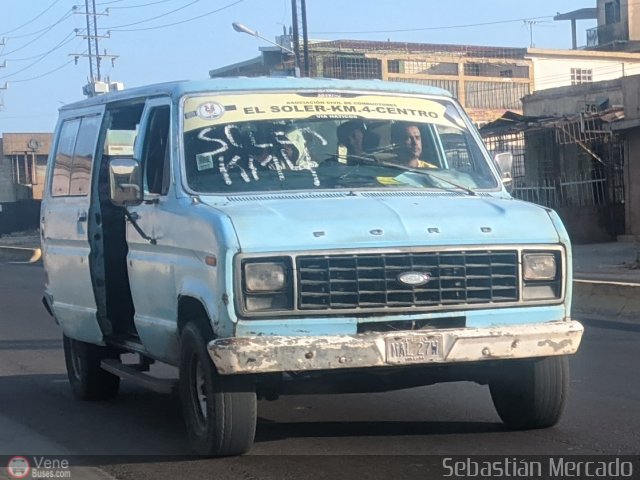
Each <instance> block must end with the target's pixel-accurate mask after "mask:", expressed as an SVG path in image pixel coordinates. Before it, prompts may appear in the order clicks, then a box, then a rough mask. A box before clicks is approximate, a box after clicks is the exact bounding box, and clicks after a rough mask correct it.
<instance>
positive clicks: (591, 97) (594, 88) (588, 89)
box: [523, 79, 624, 117]
mask: <svg viewBox="0 0 640 480" xmlns="http://www.w3.org/2000/svg"><path fill="white" fill-rule="evenodd" d="M605 98H608V99H609V105H610V106H613V105H623V103H624V100H623V93H622V81H621V80H620V79H617V80H610V81H607V82H598V83H596V84H589V83H587V84H583V85H574V86H571V87H560V88H554V89H553V90H552V91H548V92H547V91H542V92H536V93H535V94H533V95H527V96H526V97H524V99H523V111H524V114H525V115H528V116H534V117H538V116H561V115H574V114H576V113H579V112H584V111H585V108H586V106H587V105H588V104H594V103H598V102H600V101H602V100H603V99H605Z"/></svg>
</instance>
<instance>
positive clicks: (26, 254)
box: [0, 246, 42, 263]
mask: <svg viewBox="0 0 640 480" xmlns="http://www.w3.org/2000/svg"><path fill="white" fill-rule="evenodd" d="M41 258H42V250H41V249H39V248H26V247H8V246H0V260H2V261H7V262H9V263H36V262H38V261H39V260H40V259H41Z"/></svg>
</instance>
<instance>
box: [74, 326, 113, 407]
mask: <svg viewBox="0 0 640 480" xmlns="http://www.w3.org/2000/svg"><path fill="white" fill-rule="evenodd" d="M62 344H63V347H64V361H65V364H66V366H67V376H68V377H69V383H70V384H71V390H72V391H73V395H74V396H75V397H76V398H77V399H79V400H109V399H112V398H115V397H116V396H117V395H118V389H119V387H120V377H118V376H116V375H113V374H111V373H109V372H107V371H106V370H103V369H102V368H101V367H100V363H101V362H102V360H104V359H106V358H116V359H117V358H118V357H119V355H118V352H117V351H115V350H113V349H112V348H109V347H101V346H99V345H93V344H91V343H85V342H81V341H79V340H74V339H72V338H69V337H67V336H66V335H63V336H62Z"/></svg>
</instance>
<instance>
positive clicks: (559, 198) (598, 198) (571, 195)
mask: <svg viewBox="0 0 640 480" xmlns="http://www.w3.org/2000/svg"><path fill="white" fill-rule="evenodd" d="M512 194H513V196H514V197H516V198H519V199H521V200H526V201H528V202H533V203H537V204H539V205H544V206H546V207H549V208H559V207H592V206H599V205H607V204H608V203H610V202H609V198H608V180H607V178H605V177H604V176H596V177H594V176H593V175H592V174H588V173H580V172H579V173H577V174H576V175H575V176H573V177H572V178H560V179H550V178H547V179H542V180H540V181H539V182H538V183H536V184H535V185H531V184H527V182H525V181H524V180H523V179H515V182H514V188H513V193H512Z"/></svg>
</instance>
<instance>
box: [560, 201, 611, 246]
mask: <svg viewBox="0 0 640 480" xmlns="http://www.w3.org/2000/svg"><path fill="white" fill-rule="evenodd" d="M556 211H557V212H558V215H559V216H560V218H561V219H562V222H563V223H564V226H565V228H566V229H567V232H569V238H571V241H572V242H573V243H579V244H582V243H600V242H610V241H612V240H615V236H614V235H612V234H610V233H608V231H610V223H611V222H613V221H614V219H613V218H612V215H615V214H616V212H613V213H612V211H611V207H610V206H605V207H601V206H600V207H570V208H558V209H557V210H556ZM620 214H621V212H620Z"/></svg>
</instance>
